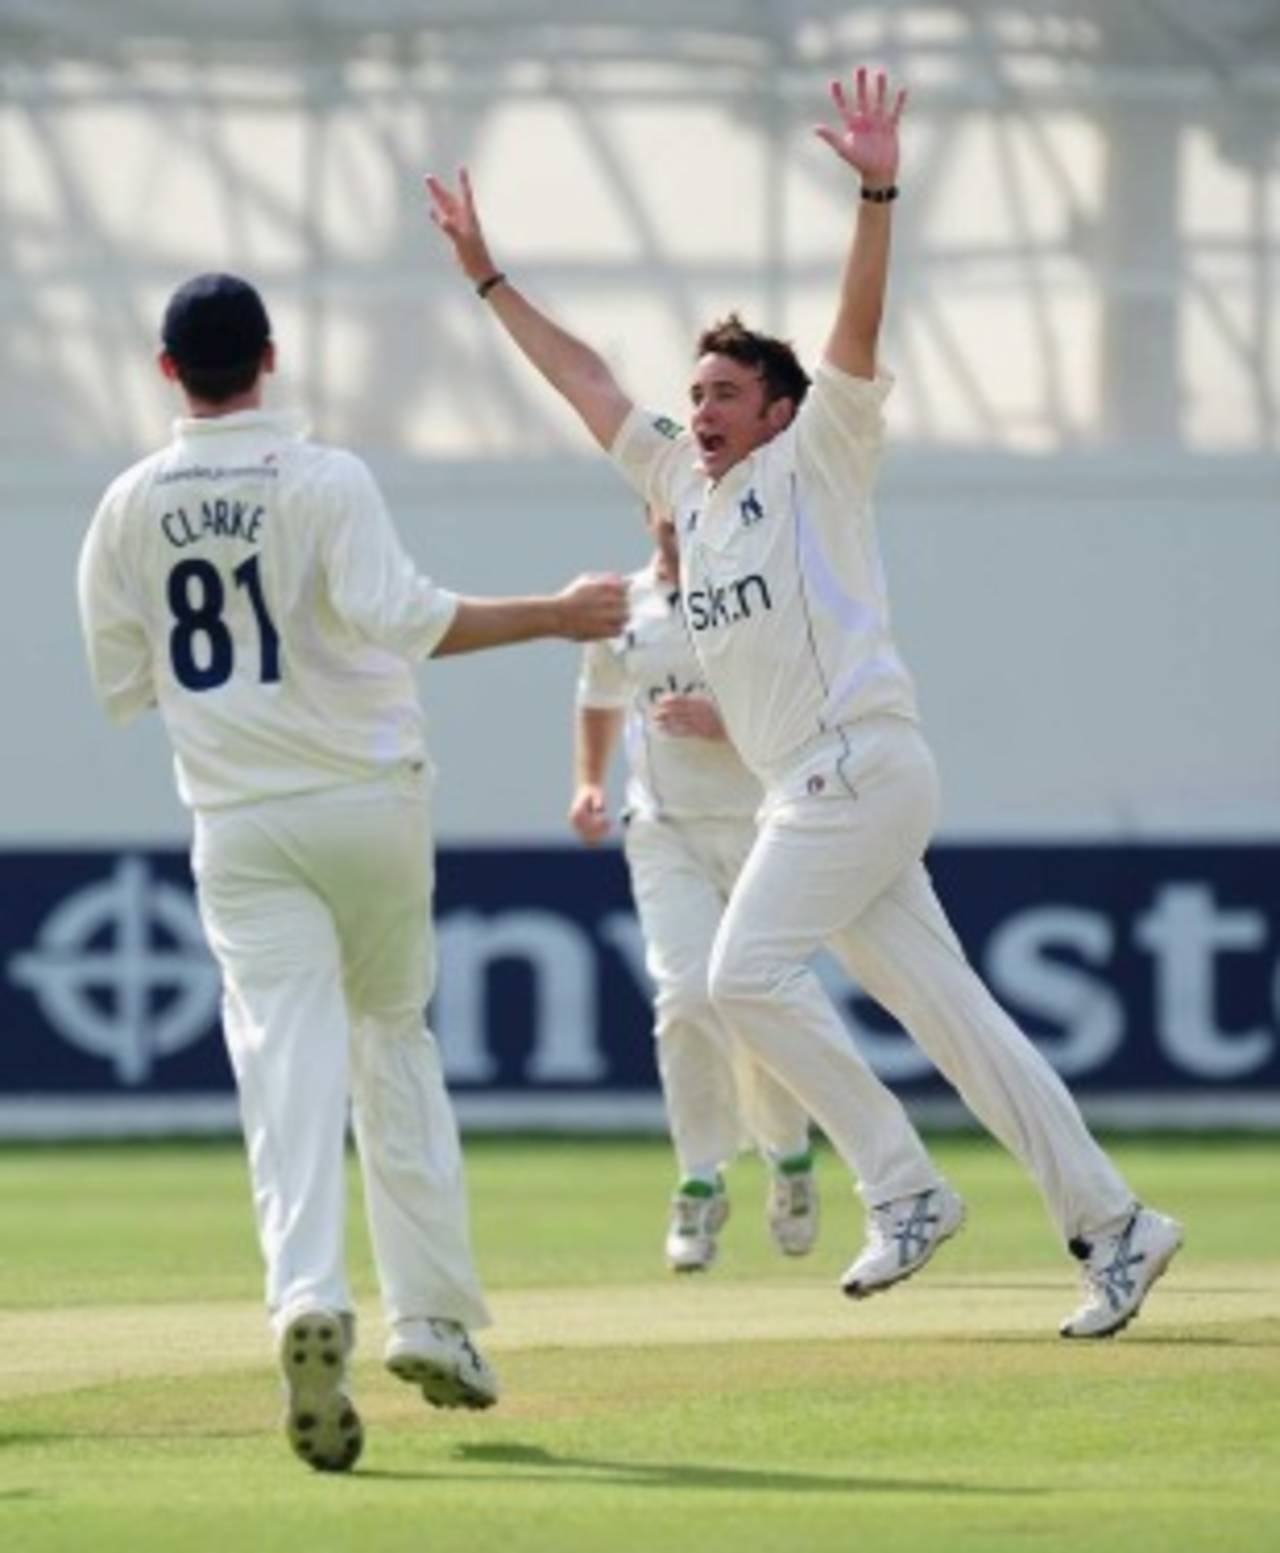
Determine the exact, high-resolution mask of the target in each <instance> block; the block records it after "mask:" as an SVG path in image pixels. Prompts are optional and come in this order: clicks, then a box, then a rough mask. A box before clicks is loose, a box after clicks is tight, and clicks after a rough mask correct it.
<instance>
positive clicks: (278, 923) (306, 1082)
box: [193, 766, 489, 1327]
mask: <svg viewBox="0 0 1280 1553" xmlns="http://www.w3.org/2000/svg"><path fill="white" fill-rule="evenodd" d="M427 798H428V778H427V777H426V775H425V773H424V772H423V771H422V770H421V769H420V768H418V769H413V768H411V767H408V766H406V767H404V768H402V769H399V770H397V771H396V772H394V773H393V774H391V775H389V776H387V777H384V778H380V779H378V780H374V781H370V782H362V783H358V784H353V785H350V786H343V787H336V788H330V789H327V790H325V791H323V792H317V793H310V794H304V795H300V796H297V797H291V798H279V799H271V800H267V801H264V802H261V803H255V804H246V805H241V806H238V807H235V808H229V809H218V810H210V811H207V812H205V813H201V814H197V816H196V825H195V846H194V849H193V867H194V872H195V877H196V885H197V894H198V898H199V904H200V913H201V917H202V920H203V922H204V928H205V933H206V935H207V937H208V940H209V945H210V947H211V949H212V950H213V953H214V955H215V957H216V958H217V961H218V964H219V966H220V967H221V970H222V980H223V1004H222V1013H223V1029H224V1032H225V1035H226V1041H227V1048H228V1051H229V1052H230V1056H231V1064H232V1068H233V1069H234V1072H235V1077H236V1084H237V1088H238V1090H239V1097H240V1112H241V1117H242V1121H243V1125H244V1134H245V1142H246V1145H247V1148H248V1155H249V1172H250V1178H251V1181H252V1186H253V1198H254V1207H255V1213H256V1217H257V1225H258V1236H259V1241H260V1243H261V1247H262V1254H263V1259H264V1261H265V1263H266V1295H267V1305H268V1308H269V1310H270V1311H271V1313H272V1319H273V1321H274V1323H275V1325H276V1326H277V1327H281V1326H282V1325H283V1324H284V1323H285V1322H287V1321H288V1320H289V1319H290V1318H291V1316H292V1315H293V1314H294V1313H296V1312H297V1311H299V1310H303V1309H311V1308H315V1307H320V1308H323V1309H326V1310H335V1311H349V1310H351V1309H352V1308H353V1307H352V1299H351V1291H350V1288H349V1285H348V1282H347V1274H346V1262H345V1254H344V1253H345V1245H344V1238H345V1237H344V1231H345V1205H346V1186H345V1171H344V1154H345V1137H346V1122H347V1111H348V1104H349V1103H350V1106H351V1110H352V1113H353V1116H354V1123H355V1136H356V1144H357V1147H358V1150H359V1154H360V1162H361V1166H362V1173H363V1177H364V1192H365V1209H366V1214H367V1217H368V1222H369V1231H370V1238H371V1241H372V1245H373V1255H374V1261H375V1264H376V1267H377V1274H378V1282H379V1286H380V1288H381V1292H382V1299H383V1306H384V1309H385V1312H386V1316H387V1319H388V1320H389V1321H397V1320H401V1319H403V1318H406V1317H422V1316H443V1317H448V1318H450V1319H452V1320H454V1321H460V1322H462V1323H464V1324H465V1325H467V1326H472V1327H475V1326H482V1325H485V1324H486V1323H487V1321H488V1319H489V1318H488V1312H487V1311H486V1309H485V1304H484V1298H483V1295H482V1294H481V1291H480V1286H479V1282H478V1279H477V1277H476V1272H475V1266H474V1262H473V1259H472V1254H471V1246H470V1239H469V1232H468V1224H467V1202H466V1189H465V1185H464V1181H463V1170H462V1154H461V1149H460V1147H459V1142H458V1131H457V1126H456V1123H455V1121H454V1116H453V1110H452V1107H451V1106H450V1104H449V1100H448V1097H447V1095H446V1093H445V1088H444V1080H443V1076H442V1073H441V1067H440V1058H439V1054H438V1052H437V1049H436V1044H435V1041H434V1039H433V1038H432V1036H431V1034H430V1032H429V1031H428V1030H427V1029H426V1027H425V1024H424V1010H425V1008H426V1004H427V1000H428V998H429V997H430V994H431V984H432V980H433V976H434V944H433V940H432V934H431V915H430V913H431V892H432V887H433V883H434V867H433V860H432V852H431V847H432V838H431V832H430V821H429V817H428V808H427Z"/></svg>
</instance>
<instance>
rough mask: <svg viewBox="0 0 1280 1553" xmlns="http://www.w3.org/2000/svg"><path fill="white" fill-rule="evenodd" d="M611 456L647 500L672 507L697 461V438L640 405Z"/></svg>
mask: <svg viewBox="0 0 1280 1553" xmlns="http://www.w3.org/2000/svg"><path fill="white" fill-rule="evenodd" d="M609 456H610V458H612V460H613V462H614V464H615V465H616V466H617V467H618V469H619V470H620V471H621V472H622V474H623V476H624V478H625V479H626V480H627V481H628V482H629V483H630V484H631V486H632V487H633V489H635V490H636V491H637V492H639V494H640V495H641V496H642V497H643V498H644V500H645V501H646V502H650V503H652V504H653V505H654V506H656V507H663V508H666V509H668V510H669V509H671V508H673V507H674V506H675V505H676V500H677V492H678V491H679V490H680V488H681V486H682V485H683V484H685V483H686V482H687V480H688V479H689V476H690V475H691V474H692V473H693V470H694V465H695V464H696V463H697V449H696V446H695V444H694V441H693V438H692V437H691V436H690V435H689V433H688V432H687V431H685V430H684V428H683V427H681V426H679V425H678V424H677V423H676V422H675V421H673V420H671V419H670V418H669V417H667V416H665V415H655V414H654V413H653V411H651V410H642V409H640V408H639V407H638V406H637V407H635V408H633V409H632V411H631V413H630V414H629V415H628V416H627V418H626V420H625V421H623V423H622V425H621V426H620V427H619V428H618V435H617V436H616V437H615V438H614V439H613V446H612V447H611V448H610V449H609Z"/></svg>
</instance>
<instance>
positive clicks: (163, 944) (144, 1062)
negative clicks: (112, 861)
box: [9, 857, 219, 1087]
mask: <svg viewBox="0 0 1280 1553" xmlns="http://www.w3.org/2000/svg"><path fill="white" fill-rule="evenodd" d="M9 976H10V979H11V980H13V981H14V982H16V983H17V984H18V985H19V986H21V987H25V988H27V989H28V991H30V992H31V993H32V995H33V996H34V997H35V1000H36V1002H37V1003H38V1004H39V1006H40V1011H41V1013H42V1014H43V1015H44V1016H45V1018H46V1020H48V1022H49V1025H50V1028H51V1029H53V1030H54V1031H55V1032H56V1033H57V1034H58V1035H59V1036H61V1037H62V1039H63V1040H64V1041H67V1042H69V1043H70V1044H71V1045H72V1046H78V1047H80V1048H81V1049H82V1050H84V1051H87V1052H92V1053H93V1055H94V1056H97V1057H105V1058H106V1059H107V1061H109V1062H110V1063H111V1065H112V1067H113V1068H114V1069H115V1073H116V1077H117V1079H118V1080H119V1082H120V1083H121V1084H125V1085H129V1086H130V1087H135V1086H138V1085H141V1084H145V1083H146V1082H147V1080H148V1079H149V1078H150V1076H151V1071H152V1068H153V1067H154V1066H155V1062H156V1059H157V1058H160V1057H167V1056H170V1055H172V1054H173V1053H174V1052H177V1051H181V1050H182V1049H183V1047H186V1046H190V1045H191V1044H192V1043H193V1042H195V1041H198V1040H199V1039H200V1037H201V1036H202V1035H204V1034H205V1033H206V1032H207V1031H208V1029H209V1026H210V1025H211V1024H212V1022H213V1020H214V1018H215V1017H216V1015H217V1011H218V986H219V983H218V971H217V967H216V966H215V965H214V963H213V960H212V959H211V957H210V955H209V951H208V950H207V949H206V948H205V944H204V938H203V935H202V933H201V930H200V919H199V917H198V915H197V913H196V909H195V903H194V902H193V900H192V898H191V892H190V891H189V890H185V889H183V888H181V887H180V886H179V885H175V884H169V883H166V882H165V881H164V880H160V879H156V878H154V877H153V875H152V873H151V870H150V868H149V867H148V865H147V863H146V861H145V860H144V859H143V858H139V857H123V858H121V859H120V861H119V862H118V863H117V864H116V866H115V869H114V870H113V872H112V874H111V876H110V877H109V878H107V879H103V880H101V881H99V882H97V883H95V884H90V885H87V886H86V887H85V888H84V889H82V890H77V891H76V892H75V893H74V894H73V895H68V896H66V897H65V898H64V899H63V900H62V901H60V902H59V904H58V905H57V906H55V907H54V909H53V910H52V911H51V912H50V913H49V915H48V916H47V917H46V918H45V919H44V921H43V923H42V924H41V926H40V930H39V933H38V934H37V936H36V945H35V948H34V949H32V950H30V951H28V952H26V953H23V954H17V955H15V956H14V957H13V959H12V960H10V962H9Z"/></svg>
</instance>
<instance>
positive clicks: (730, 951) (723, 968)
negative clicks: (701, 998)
mask: <svg viewBox="0 0 1280 1553" xmlns="http://www.w3.org/2000/svg"><path fill="white" fill-rule="evenodd" d="M773 982H774V975H773V972H772V968H771V966H770V965H769V962H768V961H767V960H766V959H765V958H764V957H763V956H761V955H759V954H755V953H749V952H746V951H744V950H743V949H741V948H740V947H739V946H738V945H736V944H733V943H727V944H721V945H719V946H717V950H716V953H715V954H713V955H712V957H711V966H710V971H709V974H708V978H707V986H708V992H709V993H710V996H711V1003H712V1006H713V1007H714V1008H715V1009H716V1010H717V1011H718V1012H719V1013H720V1014H722V1015H726V1014H728V1015H732V1014H733V1012H734V1011H736V1010H737V1009H738V1008H740V1007H741V1006H742V1005H743V1004H753V1003H758V1002H760V1001H761V1000H762V999H766V998H768V996H769V994H770V989H771V987H772V985H773Z"/></svg>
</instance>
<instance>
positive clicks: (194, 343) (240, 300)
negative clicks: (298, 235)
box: [160, 273, 271, 372]
mask: <svg viewBox="0 0 1280 1553" xmlns="http://www.w3.org/2000/svg"><path fill="white" fill-rule="evenodd" d="M160 335H161V338H162V339H163V340H164V348H165V350H167V351H168V352H169V354H170V355H171V356H172V357H173V359H174V360H175V361H176V362H177V363H178V365H179V366H181V367H193V368H195V369H196V370H197V371H206V372H217V371H222V370H225V369H227V368H230V367H241V366H246V365H247V364H248V363H250V362H253V361H257V359H258V358H259V357H260V356H261V355H262V350H263V347H264V346H265V345H266V343H267V341H268V340H270V338H271V320H270V319H269V318H268V317H267V310H266V308H265V307H264V306H263V305H262V298H261V297H260V296H259V295H258V293H257V292H256V291H255V290H254V289H253V287H252V286H251V285H250V284H249V282H248V281H247V280H241V279H240V277H239V276H238V275H224V274H219V273H215V274H209V275H197V276H195V278H194V279H192V280H189V281H187V282H186V284H185V285H182V286H179V287H178V289H177V290H176V291H175V292H174V294H173V295H172V296H171V297H170V298H169V305H168V307H166V308H165V310H164V323H163V324H162V325H161V329H160Z"/></svg>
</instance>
